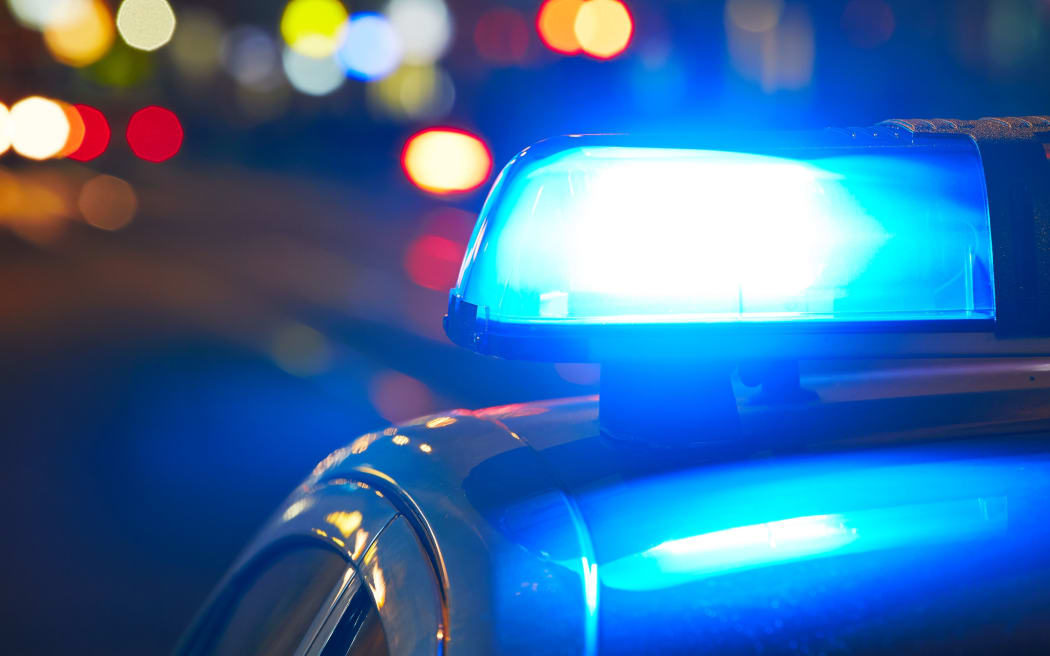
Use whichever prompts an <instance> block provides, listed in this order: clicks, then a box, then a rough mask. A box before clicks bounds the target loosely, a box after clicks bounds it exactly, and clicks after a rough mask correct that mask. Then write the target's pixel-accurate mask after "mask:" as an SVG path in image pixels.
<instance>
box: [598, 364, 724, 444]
mask: <svg viewBox="0 0 1050 656" xmlns="http://www.w3.org/2000/svg"><path fill="white" fill-rule="evenodd" d="M601 366H602V371H601V394H600V397H599V401H598V420H599V423H600V424H601V429H602V433H603V434H605V435H606V436H608V437H609V438H611V439H613V440H616V441H620V442H632V443H639V444H645V445H647V446H651V447H666V448H680V447H710V446H722V445H724V446H736V445H739V438H740V434H741V433H740V415H739V413H738V411H737V403H736V396H735V395H734V393H733V386H732V383H731V381H730V375H731V374H732V371H733V366H732V365H731V364H730V363H728V362H718V361H703V362H696V361H688V362H684V363H682V362H673V363H668V362H659V363H657V362H603V363H602V365H601Z"/></svg>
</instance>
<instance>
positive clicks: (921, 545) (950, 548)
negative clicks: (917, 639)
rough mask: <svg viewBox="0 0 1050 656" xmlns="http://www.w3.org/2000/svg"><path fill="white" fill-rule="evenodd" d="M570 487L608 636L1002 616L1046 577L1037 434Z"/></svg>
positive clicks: (1046, 515)
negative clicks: (587, 540) (591, 551)
mask: <svg viewBox="0 0 1050 656" xmlns="http://www.w3.org/2000/svg"><path fill="white" fill-rule="evenodd" d="M562 475H563V476H566V477H567V480H568V481H569V486H570V488H574V487H576V485H575V484H574V483H573V482H572V481H573V480H574V478H573V475H572V473H571V472H564V473H563V474H562ZM589 476H590V475H589ZM577 489H578V490H579V496H578V498H579V506H580V510H581V518H582V521H584V522H585V524H586V525H587V526H588V527H589V529H590V531H591V533H592V536H593V537H592V539H593V543H594V548H595V556H596V558H597V563H598V577H599V581H600V583H601V588H600V597H599V599H600V602H599V623H600V635H601V638H600V643H601V644H603V645H611V644H613V645H617V647H616V649H613V650H612V651H611V652H610V653H632V651H634V652H636V651H637V650H641V649H650V650H655V651H660V650H663V649H665V648H666V649H670V650H671V651H674V650H676V649H677V650H679V651H680V652H681V653H690V651H689V650H695V649H699V648H700V646H701V645H709V647H704V648H705V649H707V648H709V649H711V650H714V651H715V652H718V650H719V649H722V650H724V651H725V652H726V653H735V652H737V651H739V652H741V653H743V652H746V651H748V650H749V649H751V648H752V647H753V646H754V645H756V644H761V645H762V646H763V647H765V648H772V647H773V645H783V644H786V642H787V641H790V640H796V639H797V640H799V641H801V642H800V643H799V644H802V643H803V642H805V643H806V644H808V645H809V647H811V648H812V649H813V650H815V651H819V650H821V649H829V648H830V646H833V645H835V644H840V643H841V644H850V645H857V644H862V642H863V641H864V640H869V639H871V636H869V635H868V632H874V633H873V634H871V635H877V634H878V627H880V626H881V627H883V629H884V630H885V631H888V632H889V633H890V634H892V635H893V636H895V638H894V639H896V640H901V639H904V638H902V636H909V635H912V634H913V633H915V635H927V634H929V633H930V632H933V633H935V634H936V635H942V633H937V632H938V631H942V630H943V635H945V636H950V635H954V634H953V633H952V632H951V630H950V629H949V628H944V627H942V624H944V626H945V627H949V626H950V625H951V624H952V623H953V622H957V621H958V618H959V617H962V616H965V617H970V618H978V619H979V622H978V624H980V625H981V626H984V625H985V624H988V626H993V625H994V626H999V625H1000V624H999V623H1001V622H1004V621H1006V620H1005V618H1006V617H1008V616H1009V615H1010V613H1012V612H1016V611H1017V608H1018V607H1022V608H1023V607H1024V604H1025V603H1031V600H1032V599H1034V598H1035V597H1037V596H1038V595H1041V594H1042V593H1041V592H1039V591H1040V590H1041V589H1042V588H1041V586H1042V585H1043V584H1044V580H1045V578H1046V577H1045V576H1044V574H1043V573H1042V570H1040V572H1041V573H1040V574H1039V575H1038V576H1035V577H1033V576H1031V571H1032V568H1033V567H1036V565H1035V564H1036V563H1040V562H1042V560H1043V558H1044V556H1043V553H1044V551H1045V548H1046V545H1047V544H1048V543H1050V505H1048V504H1047V503H1046V502H1047V499H1050V454H1048V453H1047V452H1046V451H1045V450H1044V449H1043V448H1042V447H1041V446H1040V444H1039V442H1038V440H1032V441H1029V442H1027V443H1025V442H1014V443H1012V444H1011V443H1000V444H996V443H970V444H962V445H960V444H944V445H919V446H913V447H908V448H899V449H895V450H881V449H878V450H866V451H847V452H840V453H826V454H819V455H809V456H794V457H787V458H775V459H773V458H771V459H764V458H757V459H754V460H747V461H743V462H735V463H726V464H722V465H718V464H712V465H709V466H705V467H701V468H698V469H695V470H691V471H674V472H667V473H662V474H648V475H644V476H640V477H633V476H628V477H627V478H625V479H623V480H621V481H620V482H618V483H617V484H616V485H601V486H594V485H591V484H588V485H585V486H584V487H581V488H577ZM1046 574H1047V575H1050V572H1048V573H1046ZM1007 598H1009V600H1010V601H1009V603H1005V601H1004V600H1006V599H1007ZM1026 599H1028V600H1029V601H1027V602H1026V601H1025V600H1026ZM990 605H992V606H995V605H998V606H995V610H994V612H993V611H992V610H991V606H990ZM963 606H964V607H965V608H963ZM953 609H954V610H953ZM974 621H978V620H977V619H975V620H974ZM657 624H658V625H659V626H660V627H665V628H666V630H665V628H661V629H659V630H657V629H655V628H654V629H653V630H652V631H647V632H644V636H643V635H640V634H639V632H638V631H637V630H636V627H639V626H654V627H655V626H656V625H657ZM632 627H634V628H632ZM991 630H992V629H989V631H991ZM996 630H998V629H996ZM862 634H863V635H862ZM887 635H888V634H887ZM800 649H801V647H800Z"/></svg>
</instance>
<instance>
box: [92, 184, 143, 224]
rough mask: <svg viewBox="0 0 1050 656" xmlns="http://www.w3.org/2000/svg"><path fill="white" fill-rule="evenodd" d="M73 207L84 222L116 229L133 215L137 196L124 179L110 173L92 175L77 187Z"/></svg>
mask: <svg viewBox="0 0 1050 656" xmlns="http://www.w3.org/2000/svg"><path fill="white" fill-rule="evenodd" d="M77 208H78V209H79V210H80V215H81V216H82V217H84V221H85V222H87V224H88V225H91V226H94V227H96V228H101V229H102V230H119V229H120V228H123V227H124V226H126V225H127V224H128V223H130V222H131V219H132V218H133V217H134V216H135V210H137V209H138V199H137V198H136V197H135V190H134V189H132V188H131V185H129V184H128V183H127V182H125V181H123V180H121V179H120V178H115V177H113V176H112V175H96V176H95V177H93V178H91V179H90V180H88V181H87V182H85V183H84V186H83V187H81V188H80V196H79V197H78V198H77Z"/></svg>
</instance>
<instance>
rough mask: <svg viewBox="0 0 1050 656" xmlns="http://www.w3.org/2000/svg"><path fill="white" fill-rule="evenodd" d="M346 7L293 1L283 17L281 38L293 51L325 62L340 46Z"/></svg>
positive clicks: (322, 0)
mask: <svg viewBox="0 0 1050 656" xmlns="http://www.w3.org/2000/svg"><path fill="white" fill-rule="evenodd" d="M347 18H348V14H347V11H346V7H344V6H343V4H342V3H341V2H339V1H338V0H292V1H291V2H289V3H288V6H286V7H285V8H284V13H283V14H282V15H281V36H282V37H284V41H285V43H287V44H288V47H289V48H291V49H292V50H294V51H296V52H298V53H299V54H301V55H306V56H308V57H317V58H323V57H328V56H329V55H331V54H333V53H334V52H335V50H336V48H337V47H338V45H339V33H340V30H341V29H342V27H343V24H344V23H345V22H346V19H347Z"/></svg>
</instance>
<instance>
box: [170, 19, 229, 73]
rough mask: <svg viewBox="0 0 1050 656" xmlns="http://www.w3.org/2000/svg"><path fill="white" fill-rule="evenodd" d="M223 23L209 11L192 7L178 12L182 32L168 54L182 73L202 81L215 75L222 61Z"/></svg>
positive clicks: (175, 37)
mask: <svg viewBox="0 0 1050 656" xmlns="http://www.w3.org/2000/svg"><path fill="white" fill-rule="evenodd" d="M221 44H222V23H221V22H220V21H219V17H218V16H217V15H216V14H215V12H213V11H212V10H210V9H205V8H203V7H192V8H187V9H183V10H181V11H180V13H179V29H178V30H176V31H175V35H174V37H173V38H172V40H171V47H170V48H169V50H168V54H170V55H171V59H172V62H174V64H175V67H176V68H177V69H178V70H179V73H181V74H182V75H185V76H186V77H188V78H197V79H203V78H207V77H210V76H212V75H214V74H215V72H216V71H217V70H218V69H219V66H220V65H221V60H222V51H221Z"/></svg>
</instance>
